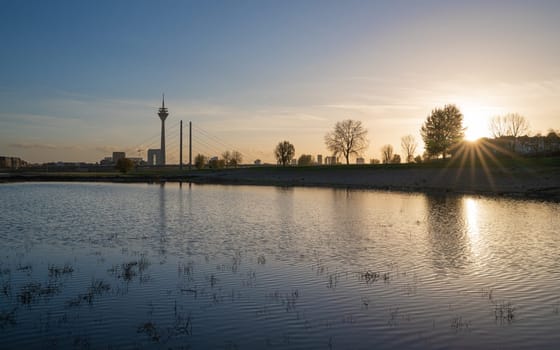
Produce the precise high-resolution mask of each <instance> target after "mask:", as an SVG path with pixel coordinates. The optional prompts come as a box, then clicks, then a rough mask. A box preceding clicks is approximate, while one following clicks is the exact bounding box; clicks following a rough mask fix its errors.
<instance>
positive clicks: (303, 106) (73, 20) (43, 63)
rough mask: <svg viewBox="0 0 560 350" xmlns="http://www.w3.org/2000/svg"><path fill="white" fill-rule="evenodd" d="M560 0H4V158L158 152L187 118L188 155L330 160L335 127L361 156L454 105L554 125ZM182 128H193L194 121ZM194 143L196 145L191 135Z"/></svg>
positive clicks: (466, 111)
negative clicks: (348, 128) (346, 131)
mask: <svg viewBox="0 0 560 350" xmlns="http://www.w3.org/2000/svg"><path fill="white" fill-rule="evenodd" d="M559 34H560V1H538V0H536V1H513V0H512V1H505V0H504V1H476V0H475V1H449V0H448V1H430V0H425V1H398V0H397V1H373V0H372V1H352V0H344V1H342V0H340V1H328V0H317V1H311V0H309V1H306V0H301V1H296V0H284V1H280V0H277V1H267V0H254V1H242V0H236V1H227V0H223V1H212V0H201V1H165V0H162V1H155V0H154V1H124V0H112V1H58V0H53V1H42V0H36V1H30V0H13V1H12V0H0V42H1V43H2V49H1V50H0V155H7V156H16V157H21V158H22V159H24V160H27V161H29V162H38V163H41V162H50V161H66V162H76V161H85V162H97V161H99V160H101V159H102V158H104V157H106V156H110V155H111V152H113V151H126V152H127V155H129V156H143V157H144V158H145V157H146V149H148V148H159V133H160V121H159V118H158V117H157V109H158V107H159V106H160V105H161V99H162V93H165V103H166V107H168V108H169V113H170V116H169V117H168V119H167V121H166V127H167V129H166V130H167V139H168V147H167V153H168V161H177V159H178V158H177V157H178V134H179V131H178V130H179V127H178V126H179V121H180V120H183V121H184V123H188V121H191V122H192V123H193V143H194V152H195V153H198V152H201V153H205V154H206V155H208V156H213V155H218V154H219V153H220V152H223V151H225V150H233V149H235V150H239V151H241V153H242V154H243V155H244V158H245V159H244V162H248V163H249V162H253V161H254V160H255V159H257V158H258V159H261V160H262V161H264V162H274V156H273V149H274V147H275V146H276V144H278V142H280V141H283V140H288V141H290V142H291V143H293V144H294V146H295V149H296V156H299V155H301V154H313V155H317V154H322V155H327V154H329V152H328V150H327V149H326V147H325V143H324V136H325V134H326V133H327V132H329V131H330V130H332V129H333V127H334V125H335V123H336V122H337V121H341V120H344V119H355V120H359V121H361V122H362V123H363V124H364V126H365V127H366V128H367V129H368V139H369V148H368V150H367V151H366V152H365V153H364V155H363V156H364V158H366V161H367V160H369V159H370V158H380V154H381V152H380V149H381V147H382V146H383V145H385V144H391V145H392V146H393V147H394V149H395V151H396V152H397V153H400V138H401V137H402V136H404V135H408V134H411V135H413V136H414V137H415V138H416V140H417V141H418V143H419V148H418V151H417V153H421V151H422V149H423V142H422V140H421V136H420V132H419V130H420V127H421V126H422V123H423V122H424V121H425V120H426V117H427V116H428V115H429V114H430V112H431V111H432V110H433V109H434V108H438V107H443V106H444V105H445V104H451V103H453V104H456V105H457V106H458V107H459V109H460V110H461V111H462V113H463V115H464V121H465V126H466V127H467V128H468V129H467V136H468V137H470V138H475V137H479V136H489V133H488V128H487V126H488V122H489V119H490V118H491V117H492V116H495V115H501V114H505V113H519V114H521V115H523V116H525V118H526V119H527V120H528V121H529V123H530V127H531V132H532V134H536V133H538V132H541V133H546V132H547V131H548V130H549V129H550V128H553V129H560V64H559V62H560V40H559V39H558V35H559ZM185 132H186V130H185ZM185 142H186V141H185Z"/></svg>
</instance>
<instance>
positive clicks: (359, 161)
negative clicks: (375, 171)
mask: <svg viewBox="0 0 560 350" xmlns="http://www.w3.org/2000/svg"><path fill="white" fill-rule="evenodd" d="M356 164H365V160H364V158H362V157H358V158H356Z"/></svg>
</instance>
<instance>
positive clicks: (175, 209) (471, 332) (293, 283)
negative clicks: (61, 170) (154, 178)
mask: <svg viewBox="0 0 560 350" xmlns="http://www.w3.org/2000/svg"><path fill="white" fill-rule="evenodd" d="M559 228H560V205H559V204H555V203H540V202H531V201H516V200H509V199H489V198H479V197H469V196H446V197H441V196H440V197H437V196H428V195H420V194H399V193H385V192H372V191H353V190H352V191H348V190H340V189H336V190H333V189H305V188H275V187H245V186H236V187H233V186H211V185H204V186H195V185H193V186H188V185H183V186H179V184H166V185H165V186H160V185H144V184H140V185H138V184H133V185H128V184H127V185H122V184H76V183H49V184H43V183H33V184H4V185H0V242H1V246H0V348H1V349H10V348H14V349H15V348H22V349H23V348H27V349H33V348H35V349H44V348H57V349H63V348H66V349H88V348H91V349H100V348H101V349H104V348H106V349H130V348H161V349H169V348H173V349H372V348H376V349H383V348H551V349H552V348H559V347H560V314H559V308H560V249H559V248H560V234H559V232H560V229H559Z"/></svg>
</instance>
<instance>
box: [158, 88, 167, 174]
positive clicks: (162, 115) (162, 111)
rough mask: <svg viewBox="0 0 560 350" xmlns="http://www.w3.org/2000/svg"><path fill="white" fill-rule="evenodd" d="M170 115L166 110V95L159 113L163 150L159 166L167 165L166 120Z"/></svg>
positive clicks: (160, 152) (160, 153)
mask: <svg viewBox="0 0 560 350" xmlns="http://www.w3.org/2000/svg"><path fill="white" fill-rule="evenodd" d="M168 115H169V113H168V112H167V108H165V95H163V96H162V99H161V107H160V109H159V111H158V116H159V119H161V148H160V151H159V155H160V157H159V162H158V165H165V119H167V116H168Z"/></svg>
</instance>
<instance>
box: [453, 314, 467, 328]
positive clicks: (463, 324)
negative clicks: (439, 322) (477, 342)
mask: <svg viewBox="0 0 560 350" xmlns="http://www.w3.org/2000/svg"><path fill="white" fill-rule="evenodd" d="M470 326H471V321H463V317H462V316H457V317H454V318H453V319H452V320H451V328H455V329H457V330H459V329H463V328H469V327H470Z"/></svg>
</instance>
